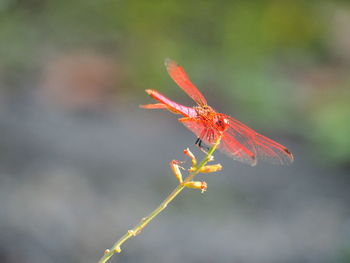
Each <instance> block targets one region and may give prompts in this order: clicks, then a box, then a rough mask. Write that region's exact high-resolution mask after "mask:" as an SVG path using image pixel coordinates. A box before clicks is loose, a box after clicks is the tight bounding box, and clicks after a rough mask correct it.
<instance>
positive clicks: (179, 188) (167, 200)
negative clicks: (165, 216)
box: [98, 137, 221, 263]
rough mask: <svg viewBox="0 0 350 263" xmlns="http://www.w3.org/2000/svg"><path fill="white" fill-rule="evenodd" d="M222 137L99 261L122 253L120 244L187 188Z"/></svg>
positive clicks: (99, 262)
mask: <svg viewBox="0 0 350 263" xmlns="http://www.w3.org/2000/svg"><path fill="white" fill-rule="evenodd" d="M220 139H221V137H219V138H218V139H217V140H216V142H215V143H214V144H213V145H212V146H211V148H210V149H209V151H208V153H207V155H206V156H205V157H204V158H203V160H202V161H201V162H200V163H199V164H198V165H197V167H196V169H195V170H194V171H193V172H191V173H190V174H189V175H188V176H187V177H186V178H185V180H184V182H183V184H179V185H178V186H177V187H176V188H175V189H174V190H173V191H172V193H171V194H170V195H168V197H167V198H165V200H164V201H163V202H162V203H161V204H160V205H159V206H158V207H157V208H156V209H155V210H154V211H153V212H152V213H150V214H149V215H148V216H147V217H144V218H142V219H141V221H140V223H139V224H137V225H136V226H135V227H134V228H132V229H131V230H128V232H127V233H126V234H125V235H124V236H122V237H121V238H120V239H119V240H118V241H117V242H115V243H114V245H113V246H112V247H111V248H110V249H106V251H105V254H104V255H103V257H102V258H101V259H100V260H99V261H98V263H105V262H107V261H108V260H109V259H110V258H111V257H112V256H113V255H114V254H115V253H120V252H121V249H120V246H121V245H122V244H123V243H124V242H125V241H126V240H128V239H129V238H131V237H133V236H136V235H138V234H140V232H141V231H142V229H143V228H144V227H145V226H146V225H147V224H148V223H149V222H150V221H151V220H152V219H153V218H155V217H156V216H157V215H158V214H159V213H160V212H161V211H163V210H164V209H165V208H166V207H167V205H168V204H169V203H170V202H171V201H172V200H173V199H174V198H175V197H176V196H177V195H178V194H179V193H180V192H181V191H182V190H183V189H184V188H185V186H184V183H187V182H190V181H192V180H193V178H194V177H195V176H196V175H197V174H198V173H199V170H200V169H201V168H202V167H203V166H205V165H206V164H207V163H208V162H209V161H210V159H211V156H212V155H213V153H214V151H215V150H216V148H217V146H218V145H219V143H220Z"/></svg>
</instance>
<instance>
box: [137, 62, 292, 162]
mask: <svg viewBox="0 0 350 263" xmlns="http://www.w3.org/2000/svg"><path fill="white" fill-rule="evenodd" d="M165 66H166V69H167V71H168V73H169V75H170V77H171V78H172V79H173V81H174V82H175V83H176V84H177V85H178V86H179V87H180V88H181V89H182V90H183V91H184V92H185V93H186V94H187V95H188V96H189V97H190V98H192V99H193V100H194V101H195V102H196V104H197V105H196V106H194V107H187V106H184V105H181V104H179V103H177V102H174V101H172V100H170V99H169V98H167V97H165V96H164V95H163V94H161V93H160V92H158V91H156V90H152V89H146V93H147V94H148V95H149V96H150V97H152V98H153V99H155V100H157V101H158V103H154V104H145V105H140V107H141V108H145V109H166V110H169V111H170V112H172V113H174V114H179V115H182V117H181V118H179V119H178V120H179V122H181V123H182V124H183V125H184V126H185V127H186V128H188V129H189V130H190V131H192V132H193V133H194V134H195V135H196V136H197V141H196V144H198V146H199V147H201V145H202V142H204V143H205V144H206V145H209V146H210V145H212V144H214V143H215V142H216V140H218V139H219V138H220V144H219V145H218V149H219V150H220V151H221V152H223V153H225V154H226V155H228V156H229V157H231V158H233V159H234V160H237V161H240V162H243V163H246V164H249V165H251V166H254V165H256V164H257V162H258V160H263V161H267V162H270V163H273V164H280V165H285V164H290V163H292V162H293V160H294V158H293V155H292V153H291V152H290V151H289V150H288V149H287V148H286V147H284V146H283V145H281V144H279V143H277V142H275V141H273V140H271V139H269V138H267V137H265V136H263V135H261V134H259V133H257V132H256V131H254V130H253V129H251V128H249V127H248V126H246V125H245V124H243V123H242V122H240V121H238V120H236V119H234V118H232V117H230V116H229V115H226V114H224V113H218V112H216V111H215V110H214V109H213V108H212V107H210V106H209V105H208V103H207V100H206V99H205V97H204V96H203V95H202V93H201V92H200V91H199V90H198V89H197V87H196V86H195V85H194V84H193V83H192V82H191V81H190V79H189V78H188V76H187V74H186V72H185V71H184V69H183V68H182V67H181V66H180V65H178V64H177V63H176V62H175V61H174V60H171V59H166V60H165Z"/></svg>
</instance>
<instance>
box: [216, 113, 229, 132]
mask: <svg viewBox="0 0 350 263" xmlns="http://www.w3.org/2000/svg"><path fill="white" fill-rule="evenodd" d="M215 125H216V127H217V129H218V130H219V131H220V132H224V131H226V130H227V128H228V127H229V120H228V119H227V118H226V117H225V116H223V115H217V116H216V118H215Z"/></svg>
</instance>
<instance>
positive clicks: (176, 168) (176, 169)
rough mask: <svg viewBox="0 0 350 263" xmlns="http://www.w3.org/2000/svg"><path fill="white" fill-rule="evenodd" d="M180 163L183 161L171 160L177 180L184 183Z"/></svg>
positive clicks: (171, 166)
mask: <svg viewBox="0 0 350 263" xmlns="http://www.w3.org/2000/svg"><path fill="white" fill-rule="evenodd" d="M180 163H181V162H180V161H176V160H172V161H171V162H170V168H171V170H172V171H173V173H174V175H175V177H176V178H177V180H179V182H180V183H182V182H183V180H182V174H181V171H180V166H179V164H180Z"/></svg>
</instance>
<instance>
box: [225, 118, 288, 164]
mask: <svg viewBox="0 0 350 263" xmlns="http://www.w3.org/2000/svg"><path fill="white" fill-rule="evenodd" d="M226 118H227V119H228V120H229V128H228V129H227V130H226V131H225V133H224V136H223V137H224V142H228V141H232V140H233V141H238V142H240V143H241V144H242V145H243V146H244V147H245V148H247V149H249V150H250V151H251V152H252V153H253V154H254V155H255V156H256V158H257V159H258V160H265V161H268V162H270V163H273V164H281V165H283V164H290V163H292V162H293V160H294V158H293V155H292V153H291V152H290V151H289V150H288V149H287V148H286V147H284V146H283V145H281V144H279V143H277V142H275V141H273V140H271V139H269V138H267V137H265V136H263V135H261V134H259V133H257V132H256V131H254V130H252V129H250V128H249V127H247V126H246V125H244V124H243V123H241V122H239V121H237V120H235V119H233V118H232V117H230V116H227V115H226ZM225 147H226V148H228V149H229V151H234V149H235V147H234V145H233V147H232V146H231V145H229V143H227V145H226V146H225Z"/></svg>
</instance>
